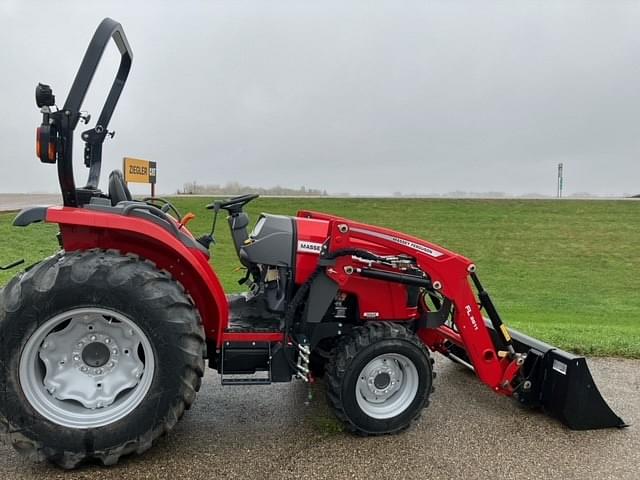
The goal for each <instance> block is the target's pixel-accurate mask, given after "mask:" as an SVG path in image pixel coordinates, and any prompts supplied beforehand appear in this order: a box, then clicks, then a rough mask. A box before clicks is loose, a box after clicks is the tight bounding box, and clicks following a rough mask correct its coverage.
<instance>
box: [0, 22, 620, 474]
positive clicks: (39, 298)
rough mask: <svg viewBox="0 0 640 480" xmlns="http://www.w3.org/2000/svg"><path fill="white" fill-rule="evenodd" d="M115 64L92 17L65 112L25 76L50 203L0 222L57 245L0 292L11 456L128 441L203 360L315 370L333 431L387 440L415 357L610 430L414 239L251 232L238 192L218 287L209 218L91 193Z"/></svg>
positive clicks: (565, 375) (423, 366)
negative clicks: (106, 71)
mask: <svg viewBox="0 0 640 480" xmlns="http://www.w3.org/2000/svg"><path fill="white" fill-rule="evenodd" d="M111 39H113V40H114V41H115V44H116V45H117V47H118V49H119V51H120V54H121V63H120V67H119V69H118V72H117V75H116V79H115V81H114V83H113V85H112V87H111V90H110V92H109V95H108V97H107V100H106V103H105V105H104V107H103V110H102V112H101V114H100V117H99V118H98V120H97V122H96V124H95V127H93V128H91V129H88V130H86V131H84V132H82V134H81V136H80V138H81V139H82V141H83V142H84V163H85V165H86V166H87V167H88V168H89V177H88V181H87V183H86V185H85V186H83V187H81V188H77V187H76V185H75V181H74V175H73V161H72V152H73V138H74V131H75V130H76V127H77V126H78V124H79V123H80V122H81V121H83V122H84V123H88V122H89V116H88V115H86V114H84V113H81V106H82V103H83V99H84V97H85V94H86V92H87V90H88V88H89V85H90V83H91V79H92V77H93V75H94V72H95V71H96V68H97V67H98V64H99V62H100V58H101V56H102V53H103V51H104V49H105V47H106V45H107V44H108V43H109V42H110V40H111ZM131 60H132V53H131V49H130V47H129V44H128V42H127V39H126V37H125V34H124V32H123V30H122V27H121V26H120V24H118V23H117V22H115V21H113V20H111V19H105V20H104V21H103V22H102V23H101V24H100V26H99V27H98V29H97V31H96V33H95V35H94V37H93V39H92V40H91V43H90V44H89V48H88V50H87V52H86V54H85V56H84V59H83V61H82V64H81V66H80V70H79V72H78V74H77V76H76V78H75V81H74V83H73V85H72V87H71V91H70V93H69V95H68V97H67V99H66V102H65V103H64V106H63V107H62V108H57V107H56V106H55V105H56V104H55V97H54V95H53V92H52V90H51V88H49V87H48V86H46V85H42V84H39V85H38V87H37V89H36V101H37V104H38V107H40V108H41V112H42V116H43V121H42V125H41V126H40V127H39V128H38V132H37V155H38V157H39V158H40V160H41V161H42V162H44V163H50V164H57V169H58V178H59V183H60V187H61V191H62V197H63V202H64V205H63V206H55V207H32V208H28V209H25V210H23V211H22V212H20V214H19V215H18V216H17V217H16V219H15V222H14V223H15V225H17V226H21V227H24V226H27V225H30V224H32V223H35V222H48V223H56V224H58V225H59V228H60V233H59V236H58V239H59V242H60V246H61V251H60V253H58V254H56V255H54V256H53V257H50V258H47V259H45V260H43V261H42V262H40V263H38V264H36V265H33V266H32V267H30V268H28V269H27V270H26V271H25V272H23V273H20V274H19V275H17V276H16V277H15V278H13V279H12V280H11V281H10V282H9V284H8V285H6V287H5V288H4V289H3V290H2V292H1V294H0V342H1V344H0V386H1V387H2V388H1V392H2V393H1V394H0V433H1V434H2V436H3V438H4V439H5V440H6V441H8V442H10V443H11V444H12V445H13V446H14V447H15V448H16V449H17V450H18V451H19V452H20V453H22V454H25V455H27V456H28V457H30V458H32V459H48V460H50V461H52V462H55V463H57V464H58V465H61V466H62V467H65V468H73V467H75V466H77V465H78V464H80V463H81V462H83V461H85V460H98V461H101V462H102V463H104V464H105V465H110V464H114V463H116V462H117V461H118V459H119V458H120V457H121V456H123V455H127V454H130V453H134V452H135V453H141V452H144V451H145V450H147V449H148V448H149V447H151V445H152V444H153V442H154V441H155V440H156V439H157V438H158V437H159V436H160V435H162V434H163V433H166V432H168V431H169V430H171V428H173V426H174V425H175V424H176V422H177V421H178V420H179V419H180V417H181V416H182V415H183V413H184V411H185V410H186V409H188V408H189V407H190V406H191V405H192V403H193V402H194V400H195V396H196V392H197V391H198V389H199V388H200V383H201V378H202V376H203V372H204V369H205V364H207V365H208V366H209V367H210V368H213V369H215V370H217V371H218V372H219V374H220V376H221V379H222V385H246V384H251V385H255V384H265V385H267V384H270V383H273V382H289V381H291V380H292V379H300V380H301V381H303V382H311V381H313V380H314V378H318V377H321V376H324V383H325V385H326V390H327V398H328V402H329V404H330V405H331V407H332V409H333V411H334V412H335V414H336V416H337V417H338V418H339V419H340V420H341V421H342V422H343V423H344V425H345V427H346V428H347V429H348V430H349V431H352V432H354V433H357V434H361V435H381V434H390V433H398V432H401V431H402V430H404V429H406V428H407V427H409V426H410V425H411V423H412V422H413V421H414V420H415V419H416V418H417V417H418V416H419V415H420V413H421V411H422V409H423V408H424V407H425V406H426V405H427V404H428V400H429V395H430V394H431V392H432V391H433V386H432V384H433V377H434V376H435V374H434V372H433V360H432V358H431V352H437V353H439V354H442V355H445V356H447V357H449V358H450V359H451V360H453V361H455V362H458V363H461V364H463V365H466V366H468V367H469V368H470V369H472V370H473V371H474V372H475V373H476V375H477V376H478V377H479V379H480V380H481V381H482V382H484V383H485V384H486V385H487V386H488V387H489V388H491V389H492V390H494V391H495V392H496V393H498V394H501V395H505V396H512V397H514V398H516V399H517V400H518V401H519V402H521V403H522V404H524V405H529V406H532V407H538V408H542V409H543V410H545V411H546V412H548V413H549V414H551V415H553V416H555V417H557V418H558V419H560V420H561V421H562V422H564V423H565V424H566V425H567V426H569V427H570V428H574V429H591V428H603V427H622V426H624V422H623V421H622V420H621V419H620V418H619V417H618V416H616V415H615V414H614V413H613V412H612V411H611V409H610V408H609V407H608V406H607V404H606V403H605V401H604V400H603V399H602V397H601V396H600V394H599V393H598V390H597V388H596V387H595V385H594V383H593V380H592V378H591V375H590V373H589V370H588V368H587V366H586V363H585V359H584V358H582V357H577V356H574V355H572V354H569V353H567V352H564V351H561V350H559V349H557V348H554V347H552V346H549V345H546V344H544V343H542V342H540V341H537V340H535V339H532V338H529V337H527V336H525V335H523V334H520V333H518V332H516V331H514V330H509V329H507V328H506V327H505V325H504V324H503V323H502V321H501V319H500V316H499V315H498V312H497V310H496V308H495V307H494V304H493V302H492V300H491V298H490V296H489V294H488V293H487V292H486V291H485V290H484V288H483V287H482V284H481V283H480V280H479V279H478V276H477V273H476V265H474V263H473V262H472V261H471V260H469V259H467V258H465V257H463V256H461V255H458V254H457V253H454V252H451V251H449V250H446V249H445V248H442V247H440V246H438V245H434V244H432V243H429V242H427V241H424V240H421V239H419V238H414V237H411V236H409V235H405V234H402V233H399V232H395V231H392V230H388V229H385V228H379V227H374V226H371V225H366V224H362V223H358V222H354V221H351V220H348V219H345V218H340V217H335V216H332V215H327V214H323V213H317V212H310V211H301V212H298V214H297V215H296V216H295V217H288V216H282V215H272V214H266V213H265V214H262V215H260V217H259V218H258V220H257V222H256V224H255V226H254V227H253V229H251V230H250V228H249V218H248V216H247V214H246V213H245V212H244V211H243V209H244V206H245V205H246V204H247V203H249V202H250V201H252V200H253V199H255V198H256V197H257V195H243V196H240V197H236V198H232V199H230V200H226V201H217V202H215V203H213V204H212V205H210V206H209V207H210V208H211V209H212V210H213V226H214V227H215V219H216V218H217V215H218V212H219V211H224V212H226V214H227V220H228V224H229V227H230V229H231V236H232V239H233V243H234V245H235V249H236V252H237V254H238V259H239V262H240V264H241V265H242V266H243V267H244V269H246V275H245V276H244V278H243V279H242V282H243V283H244V284H245V285H246V286H247V293H244V294H241V295H225V292H224V290H223V288H222V286H221V284H220V281H219V280H218V277H217V276H216V273H215V271H214V270H213V269H212V268H211V265H210V263H209V255H210V247H211V245H212V243H213V229H212V232H211V233H210V234H209V235H204V236H202V237H199V238H196V237H195V236H193V235H192V234H191V232H190V231H189V229H188V228H187V223H188V220H189V218H190V217H189V216H185V217H181V216H180V215H179V214H178V213H177V210H176V209H175V207H174V206H173V205H172V204H171V203H170V202H168V201H161V200H159V199H149V200H148V201H138V200H135V199H133V198H132V196H131V194H130V193H129V191H128V189H127V186H126V184H125V182H124V180H123V176H122V173H121V172H119V171H115V172H113V173H111V175H110V177H109V187H108V193H103V192H102V191H100V190H99V189H98V183H99V179H100V164H101V157H102V145H103V142H104V140H105V138H106V137H107V135H109V131H108V126H109V120H110V118H111V114H112V113H113V110H114V108H115V105H116V103H117V100H118V98H119V97H120V94H121V92H122V89H123V87H124V84H125V81H126V79H127V75H128V73H129V69H130V66H131ZM474 290H475V291H474ZM484 315H486V317H487V318H485V316H484ZM205 362H206V363H205Z"/></svg>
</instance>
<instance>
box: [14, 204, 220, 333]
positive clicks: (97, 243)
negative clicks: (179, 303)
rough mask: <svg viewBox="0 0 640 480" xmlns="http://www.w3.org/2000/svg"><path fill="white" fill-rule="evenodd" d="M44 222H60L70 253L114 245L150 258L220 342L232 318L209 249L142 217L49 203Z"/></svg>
mask: <svg viewBox="0 0 640 480" xmlns="http://www.w3.org/2000/svg"><path fill="white" fill-rule="evenodd" d="M16 220H17V219H16ZM45 221H46V222H47V223H57V224H59V225H60V232H61V233H62V246H63V248H64V249H65V250H67V251H74V250H88V249H91V248H101V249H105V250H106V249H115V250H119V251H121V252H123V253H132V254H136V255H139V256H140V257H142V258H145V259H148V260H151V261H153V262H154V263H155V264H156V265H157V266H158V267H159V268H162V269H165V270H167V271H168V272H170V273H171V275H172V276H173V278H174V279H176V280H177V281H178V282H180V284H182V285H183V287H184V288H185V290H186V291H187V292H188V293H189V295H190V296H191V297H192V298H193V301H194V303H195V305H196V307H197V309H198V311H199V313H200V316H201V318H202V323H203V325H204V329H205V334H206V336H207V339H208V340H210V341H215V342H216V345H217V346H220V344H221V341H222V340H221V339H222V333H223V331H224V329H225V328H226V327H227V322H228V305H227V299H226V296H225V294H224V290H223V288H222V285H221V284H220V281H219V279H218V276H217V275H216V274H215V272H214V271H213V269H212V268H211V266H210V264H209V261H208V258H207V256H206V255H205V254H204V253H202V252H201V251H199V250H198V249H196V248H189V247H187V246H186V245H185V244H184V243H182V242H181V241H180V240H179V239H178V238H177V237H176V236H175V235H173V234H172V233H170V232H169V231H167V230H166V229H164V228H162V227H161V226H159V225H157V224H155V223H153V222H151V221H148V220H145V219H142V218H138V217H131V216H125V215H118V214H114V213H106V212H100V211H95V210H88V209H82V208H70V207H49V208H46V215H45Z"/></svg>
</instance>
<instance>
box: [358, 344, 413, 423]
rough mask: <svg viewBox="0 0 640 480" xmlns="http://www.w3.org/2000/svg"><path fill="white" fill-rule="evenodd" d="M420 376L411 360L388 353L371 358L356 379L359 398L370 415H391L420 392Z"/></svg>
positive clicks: (359, 404) (409, 403) (411, 401)
mask: <svg viewBox="0 0 640 480" xmlns="http://www.w3.org/2000/svg"><path fill="white" fill-rule="evenodd" d="M419 385H420V377H419V375H418V369H417V368H416V366H415V364H414V363H413V361H412V360H410V359H409V358H408V357H406V356H404V355H402V354H399V353H385V354H382V355H379V356H377V357H375V358H374V359H373V360H371V361H369V363H367V364H366V365H365V367H364V368H363V369H362V370H361V371H360V374H359V375H358V378H357V381H356V386H355V390H356V401H357V402H358V406H359V407H360V409H361V410H362V411H363V412H364V413H365V414H366V415H368V416H369V417H372V418H376V419H380V420H383V419H388V418H393V417H396V416H398V415H400V414H402V413H403V412H405V411H406V410H407V409H408V408H409V406H410V405H411V404H412V403H413V401H414V400H415V398H416V395H417V393H418V387H419Z"/></svg>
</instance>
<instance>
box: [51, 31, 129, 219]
mask: <svg viewBox="0 0 640 480" xmlns="http://www.w3.org/2000/svg"><path fill="white" fill-rule="evenodd" d="M111 39H113V41H114V42H115V44H116V46H117V47H118V50H119V51H120V55H121V59H120V67H119V68H118V72H117V73H116V77H115V80H114V81H113V84H112V85H111V90H110V91H109V95H108V96H107V99H106V101H105V103H104V106H103V107H102V112H101V113H100V116H99V117H98V121H97V122H96V125H95V127H94V128H92V129H90V130H87V131H85V132H82V140H83V141H84V142H85V148H84V163H85V165H86V166H87V167H89V177H88V179H87V184H86V185H85V186H84V187H83V188H80V189H76V186H75V180H74V176H73V133H74V131H75V129H76V127H77V125H78V122H79V120H81V119H82V120H84V122H85V123H88V122H89V118H90V117H89V116H83V115H82V114H81V112H80V109H81V108H82V103H83V102H84V98H85V96H86V94H87V91H88V90H89V86H90V85H91V81H92V80H93V76H94V74H95V73H96V70H97V69H98V65H99V64H100V60H101V59H102V54H103V53H104V50H105V48H106V47H107V45H108V44H109V42H110V40H111ZM132 59H133V52H132V51H131V47H130V46H129V42H128V41H127V37H126V36H125V33H124V30H123V29H122V25H120V24H119V23H118V22H116V21H115V20H112V19H111V18H105V19H104V20H103V21H102V22H101V23H100V25H99V26H98V28H97V30H96V32H95V33H94V34H93V38H92V39H91V42H90V43H89V47H88V48H87V51H86V53H85V54H84V58H83V59H82V63H81V64H80V69H79V70H78V73H77V74H76V78H75V80H74V81H73V85H72V86H71V90H70V91H69V95H68V96H67V100H66V101H65V103H64V107H63V108H62V110H59V111H57V112H55V113H53V114H51V118H52V119H53V121H54V123H55V124H56V125H57V127H58V131H59V138H60V142H61V147H62V148H61V155H59V156H58V180H59V182H60V190H61V191H62V198H63V201H64V204H65V206H72V207H75V206H78V205H82V204H83V203H86V202H87V201H88V200H89V199H90V198H91V196H92V193H95V191H96V190H97V188H98V183H99V181H100V168H101V164H102V143H103V142H104V139H105V138H106V136H107V135H110V136H113V132H109V131H108V130H107V127H108V126H109V121H110V120H111V116H112V114H113V111H114V110H115V107H116V104H117V103H118V99H119V98H120V94H121V93H122V89H123V88H124V84H125V82H126V80H127V76H128V75H129V70H130V69H131V62H132Z"/></svg>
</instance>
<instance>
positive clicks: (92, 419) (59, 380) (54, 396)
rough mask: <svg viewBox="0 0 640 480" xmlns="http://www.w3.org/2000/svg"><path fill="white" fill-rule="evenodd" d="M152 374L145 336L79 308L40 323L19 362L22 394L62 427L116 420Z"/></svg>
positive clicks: (110, 315) (124, 320) (112, 316)
mask: <svg viewBox="0 0 640 480" xmlns="http://www.w3.org/2000/svg"><path fill="white" fill-rule="evenodd" d="M154 370H155V355H154V353H153V349H152V347H151V343H150V341H149V339H148V337H147V335H146V334H145V333H144V332H143V331H142V329H141V328H140V327H138V325H136V323H135V322H133V321H132V320H131V319H130V318H128V317H127V316H125V315H123V314H121V313H119V312H115V311H113V310H108V309H103V308H93V307H92V308H79V309H74V310H70V311H67V312H64V313H62V314H60V315H57V316H55V317H53V318H51V319H49V320H47V321H45V322H44V323H43V324H42V325H41V326H40V327H38V329H36V331H35V332H34V333H33V334H32V335H31V337H30V338H29V340H28V341H27V343H26V345H25V347H24V349H23V351H22V354H21V356H20V363H19V377H20V384H21V387H22V391H23V392H24V395H25V397H26V398H27V401H28V402H29V404H30V405H31V406H32V407H33V408H34V409H35V410H36V411H37V412H38V413H39V414H40V415H42V416H43V417H45V418H46V419H47V420H50V421H51V422H53V423H56V424H58V425H62V426H64V427H68V428H80V429H83V428H84V429H86V428H96V427H101V426H105V425H109V424H112V423H115V422H117V421H118V420H121V419H122V418H124V417H126V416H127V415H129V414H130V413H131V412H132V411H133V410H135V408H136V407H138V405H140V403H141V402H142V401H143V400H144V398H145V397H146V395H147V393H148V392H149V388H150V387H151V383H152V381H153V374H154Z"/></svg>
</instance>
